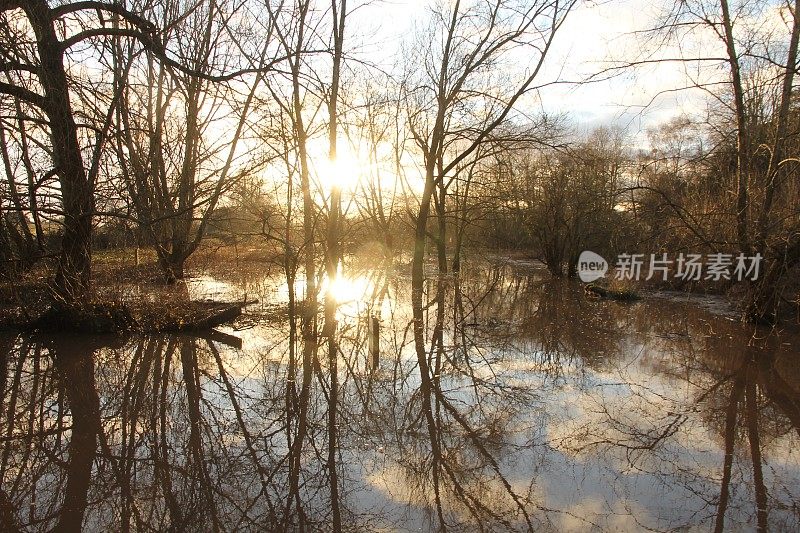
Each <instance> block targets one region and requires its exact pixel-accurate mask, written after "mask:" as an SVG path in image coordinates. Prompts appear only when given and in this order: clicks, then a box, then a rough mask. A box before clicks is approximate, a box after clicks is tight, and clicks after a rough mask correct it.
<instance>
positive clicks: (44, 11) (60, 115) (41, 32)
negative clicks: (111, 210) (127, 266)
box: [23, 0, 94, 302]
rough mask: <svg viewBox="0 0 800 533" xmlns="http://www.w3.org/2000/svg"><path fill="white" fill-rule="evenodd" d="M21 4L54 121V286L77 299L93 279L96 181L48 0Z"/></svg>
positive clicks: (66, 297)
mask: <svg viewBox="0 0 800 533" xmlns="http://www.w3.org/2000/svg"><path fill="white" fill-rule="evenodd" d="M23 6H24V7H23V9H24V10H25V12H26V14H27V15H28V19H29V20H30V22H31V26H33V29H34V31H35V33H36V41H37V43H36V44H37V48H38V52H39V60H40V63H41V64H40V66H39V81H40V83H41V85H42V89H43V90H44V95H45V98H44V101H45V109H44V111H45V113H46V114H47V118H48V119H49V122H50V138H51V141H52V144H53V164H54V166H55V168H56V170H57V173H58V177H59V180H60V185H61V199H62V205H63V213H64V221H63V226H64V229H63V233H62V239H61V255H60V257H59V263H58V270H57V272H56V276H55V281H54V289H55V292H56V294H57V295H58V296H59V297H60V298H61V299H63V300H65V301H67V302H70V301H76V300H78V299H80V298H82V297H83V296H85V294H86V293H87V292H88V290H89V284H90V281H91V259H92V215H93V213H94V184H93V183H92V182H91V181H90V180H89V177H88V176H87V174H86V169H85V168H84V166H83V158H82V156H81V149H80V145H79V144H78V128H77V126H76V124H75V120H74V118H73V116H72V106H71V104H70V100H69V87H68V84H67V76H66V72H65V70H64V62H63V53H62V49H61V43H60V42H59V40H58V38H57V36H56V31H55V28H54V27H53V20H52V19H51V18H50V8H49V7H48V5H47V2H45V1H44V0H35V1H31V2H27V3H24V4H23Z"/></svg>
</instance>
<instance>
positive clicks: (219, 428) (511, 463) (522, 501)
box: [43, 267, 800, 531]
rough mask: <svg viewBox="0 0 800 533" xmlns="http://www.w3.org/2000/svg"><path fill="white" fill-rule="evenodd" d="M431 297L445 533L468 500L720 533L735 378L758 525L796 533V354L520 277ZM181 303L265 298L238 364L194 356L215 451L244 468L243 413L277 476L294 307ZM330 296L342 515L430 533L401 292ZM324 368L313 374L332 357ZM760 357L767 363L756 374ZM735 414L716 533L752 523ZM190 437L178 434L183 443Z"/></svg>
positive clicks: (266, 281) (353, 289) (243, 286)
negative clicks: (759, 475) (753, 450)
mask: <svg viewBox="0 0 800 533" xmlns="http://www.w3.org/2000/svg"><path fill="white" fill-rule="evenodd" d="M441 283H442V285H441V287H443V288H444V289H445V290H444V291H443V292H442V294H444V295H445V298H446V306H445V312H444V314H443V316H444V326H443V332H442V352H441V353H440V356H441V358H442V359H441V366H442V368H441V373H440V375H439V378H440V387H441V390H442V395H443V396H442V399H441V402H445V401H446V402H448V404H449V405H450V406H451V407H453V408H455V409H456V411H457V412H458V413H459V415H458V416H459V419H456V418H455V417H454V416H453V413H452V412H450V411H448V410H447V409H446V408H444V407H443V406H442V403H441V402H440V401H439V400H435V401H434V403H435V405H438V407H437V408H436V420H437V421H438V422H437V424H438V426H437V427H436V432H437V434H436V438H437V439H438V441H439V442H440V445H441V448H442V454H441V455H442V456H441V458H440V459H439V461H440V464H445V465H446V468H444V467H442V470H441V472H440V482H441V483H442V490H441V500H442V508H443V512H444V514H445V516H446V519H447V520H448V523H449V524H450V525H451V527H453V528H454V529H456V530H474V529H475V526H476V524H475V522H474V521H475V518H474V516H473V513H474V512H476V511H475V509H474V508H473V509H470V508H468V506H467V505H465V503H464V502H465V501H471V500H469V498H466V500H465V496H464V495H465V494H466V495H471V497H472V498H474V499H475V502H478V503H480V502H483V504H484V505H486V506H487V508H489V509H492V510H493V513H495V515H496V516H495V515H491V514H487V513H489V511H486V512H483V511H481V512H479V516H480V517H481V518H480V520H479V521H480V522H482V523H483V524H484V525H485V526H486V527H487V528H490V529H500V530H505V529H507V527H506V526H509V527H516V528H519V529H525V528H527V523H526V522H525V520H524V518H523V516H522V514H521V512H520V508H522V509H525V511H526V513H527V514H528V516H529V519H530V521H531V525H532V526H533V527H534V528H543V529H552V530H582V531H583V530H585V531H589V530H593V529H602V530H625V531H629V530H638V529H642V528H654V529H681V530H694V529H700V530H703V529H707V528H709V527H711V526H709V524H711V525H712V526H713V521H714V517H715V514H716V504H717V502H718V499H719V493H720V483H721V478H722V466H723V456H724V454H723V450H724V446H725V444H726V442H725V439H724V438H723V435H724V426H725V412H726V409H728V407H729V404H730V402H729V399H730V397H731V394H732V393H731V391H732V390H733V389H732V383H734V381H735V380H736V379H742V380H744V381H745V382H747V383H753V384H754V387H756V388H754V389H753V390H757V391H758V396H757V397H756V401H757V403H756V405H757V408H758V410H757V412H756V414H757V417H758V429H759V434H760V440H761V448H760V451H761V453H762V465H763V473H764V484H765V487H766V489H767V494H768V507H769V524H770V526H771V527H772V528H773V529H779V530H792V529H795V528H796V526H797V525H798V523H799V522H800V520H799V519H798V515H797V511H796V508H797V507H796V504H797V502H798V501H799V498H800V495H798V494H797V492H798V489H797V488H796V487H800V457H798V446H797V444H798V433H797V431H798V430H797V427H796V426H794V425H793V423H792V422H791V421H790V419H789V418H788V417H790V416H792V413H794V412H795V411H797V409H798V404H800V394H798V389H800V374H798V372H797V369H796V365H795V364H794V363H792V362H791V361H795V360H796V356H797V349H796V346H797V344H796V342H797V338H796V337H794V336H791V335H786V336H784V337H783V338H782V339H780V340H779V341H778V342H776V343H774V344H775V345H774V346H771V347H770V348H769V349H768V350H765V351H757V352H753V351H747V349H746V345H747V342H748V340H749V337H750V332H748V331H746V330H745V328H743V327H742V326H741V325H739V324H736V323H733V322H731V321H730V320H727V319H725V318H721V317H716V316H712V315H710V314H708V313H706V312H704V311H698V310H694V308H693V307H690V306H686V305H684V304H682V303H680V302H676V301H673V300H672V299H670V298H662V297H659V298H658V299H653V300H645V301H644V302H641V303H638V304H634V305H621V304H617V303H612V302H596V301H589V300H587V299H585V298H583V297H582V292H581V291H580V289H579V288H575V287H572V286H570V285H568V284H558V283H550V282H547V281H545V280H543V279H542V278H541V277H540V276H539V275H538V274H537V273H536V272H535V271H531V269H530V268H520V269H516V268H507V267H503V268H482V269H475V270H474V271H470V272H468V273H466V274H465V275H464V276H463V277H462V278H461V280H460V281H459V280H458V279H456V278H453V277H452V276H450V277H447V278H444V279H442V280H441ZM437 286H438V284H437V282H436V281H435V280H430V281H429V284H428V285H427V292H426V298H427V299H431V298H433V297H434V295H435V294H436V289H437ZM457 286H458V287H460V295H461V298H459V299H458V300H456V299H454V295H455V294H457V292H456V290H455V289H456V287H457ZM187 288H188V292H189V295H190V296H191V297H193V298H199V299H203V298H213V299H218V300H219V299H222V300H230V301H233V300H241V299H245V298H247V299H250V298H252V297H256V296H254V295H258V296H257V298H258V299H259V303H258V304H255V305H252V306H251V307H250V308H249V310H250V311H251V312H252V313H254V316H255V317H256V319H255V320H251V321H247V320H245V321H244V322H243V323H240V322H242V321H240V322H237V323H236V324H234V325H233V326H231V327H225V328H221V329H222V331H224V332H225V333H228V334H232V335H236V336H239V337H241V338H242V339H243V349H242V350H237V349H234V348H231V347H229V346H225V345H224V344H222V343H220V342H216V341H213V340H212V341H206V340H202V339H195V340H193V341H191V342H192V343H193V344H192V346H194V347H195V348H196V349H197V364H198V368H199V369H200V374H199V376H200V377H199V384H200V387H201V390H202V391H203V402H202V405H203V407H202V412H203V414H204V416H208V418H207V419H206V421H205V422H204V424H207V426H204V427H207V428H208V429H207V430H206V433H204V435H205V436H204V439H206V440H207V441H208V445H209V446H210V445H211V442H212V441H211V440H210V439H213V435H214V434H219V435H220V437H219V438H220V444H219V446H224V447H225V448H226V449H227V451H226V454H229V455H231V456H236V457H238V456H239V455H241V458H239V459H237V461H245V459H246V458H248V457H250V455H249V454H250V452H248V451H247V450H246V448H247V446H248V444H247V443H248V440H247V439H245V438H244V435H243V433H242V432H241V431H240V429H238V426H237V424H238V422H237V420H238V417H239V416H241V418H242V420H244V421H245V423H246V427H247V428H249V432H250V437H249V438H250V441H249V442H250V444H249V445H250V446H255V448H256V453H257V455H258V456H259V457H262V458H263V459H261V460H263V461H265V464H266V463H269V461H272V460H275V461H277V460H279V458H280V456H281V454H285V453H286V450H287V441H286V438H285V433H284V432H283V431H282V430H281V427H282V424H283V423H284V415H283V408H284V403H283V402H284V401H285V400H284V389H283V388H284V387H285V376H286V368H287V366H286V365H287V352H288V334H287V323H288V322H287V320H288V319H287V317H286V316H285V312H284V314H281V313H280V310H281V309H284V311H285V305H286V302H287V300H288V287H287V285H286V283H285V281H282V280H281V279H280V277H279V276H272V277H269V276H268V277H265V276H261V277H258V276H255V277H253V278H246V277H245V278H241V279H236V280H229V279H227V278H226V277H225V276H224V275H220V276H219V278H216V279H215V278H212V277H202V278H195V279H193V280H191V281H190V282H189V283H188V284H187ZM304 288H305V283H304V280H302V279H298V280H297V281H296V285H295V290H296V292H297V297H298V300H302V297H303V291H304ZM490 288H491V289H492V290H491V291H488V289H490ZM328 290H330V291H332V292H333V294H334V296H335V297H336V299H337V301H338V302H339V309H338V319H339V327H340V349H341V353H340V355H339V372H340V376H341V379H340V381H341V384H342V385H341V386H342V391H343V392H342V400H341V404H340V411H339V417H340V420H339V421H340V425H339V448H340V454H341V463H340V468H341V471H340V477H341V479H342V485H343V488H344V490H345V491H346V494H347V496H346V505H347V508H348V513H351V514H352V517H353V518H352V520H353V523H354V524H364V525H365V527H367V528H369V529H372V528H375V529H381V528H385V529H387V530H397V529H398V528H403V529H405V530H416V529H422V530H430V529H432V528H433V527H434V524H435V523H436V520H437V519H436V512H435V510H434V506H433V501H434V499H435V494H434V490H433V485H432V479H431V471H432V470H431V469H432V464H433V463H432V460H433V459H432V455H431V444H430V435H429V433H428V427H427V425H426V423H425V417H421V416H420V412H421V404H420V397H421V396H420V379H419V372H418V369H417V366H416V355H415V352H414V344H413V332H412V328H411V327H410V326H411V309H410V286H409V280H408V278H407V277H406V276H397V275H395V274H394V273H391V272H390V273H388V274H387V273H386V272H383V271H365V272H362V273H359V274H358V275H354V276H339V277H338V278H337V280H336V281H334V282H333V283H332V284H328V282H327V281H326V280H325V279H323V280H322V283H321V287H320V291H321V294H322V295H324V294H325V291H328ZM487 291H488V292H487ZM322 301H323V298H322V297H321V298H320V305H321V306H322ZM459 310H460V311H459ZM373 314H374V315H379V317H380V325H381V328H380V345H381V358H380V367H379V368H378V369H377V370H375V371H374V372H371V371H370V370H369V355H368V349H367V342H366V341H367V335H368V328H367V320H366V318H367V317H369V316H370V315H373ZM425 316H426V329H425V334H426V343H425V345H426V349H427V350H428V351H429V354H430V355H431V359H432V361H433V360H435V356H436V350H435V349H434V347H435V345H434V343H432V342H431V338H432V335H433V332H434V328H433V320H434V318H435V316H436V306H435V305H430V306H428V307H427V308H426V311H425ZM162 341H163V342H162V344H163V345H164V346H166V345H168V344H169V343H170V342H173V341H174V342H175V343H176V346H177V348H176V351H175V353H174V354H173V358H175V357H177V355H176V354H178V353H183V352H181V351H180V346H185V344H182V343H185V342H189V341H187V340H185V339H183V338H177V337H176V338H173V337H169V336H165V337H164V338H163V339H162ZM142 342H143V341H142V340H141V339H133V340H131V341H129V343H128V344H127V345H126V347H125V348H123V349H113V350H112V349H106V350H103V351H102V355H98V356H96V359H97V365H98V369H99V370H98V378H97V382H98V388H99V389H100V393H101V397H102V398H104V400H103V402H101V403H102V405H104V409H112V408H113V405H114V403H115V402H117V401H120V399H119V398H118V396H119V395H118V394H117V393H116V392H114V394H111V391H117V390H119V389H120V388H121V387H123V384H124V383H126V382H128V381H129V378H126V377H125V376H124V375H122V376H119V377H115V376H116V375H115V371H114V370H113V369H115V368H118V367H119V365H120V361H122V368H123V369H126V368H128V367H129V366H131V367H135V362H136V361H140V360H141V358H142V354H143V353H147V350H146V349H142V344H141V343H142ZM208 342H211V344H207V343H208ZM164 346H162V348H161V349H162V350H163V349H165V348H164ZM323 346H324V345H323ZM211 347H213V348H214V350H217V353H218V355H219V359H217V357H216V356H215V355H214V351H213V350H212V349H211ZM134 354H138V355H136V356H135V357H137V358H139V359H133V358H134ZM319 355H320V364H321V371H322V375H323V376H325V373H326V369H327V352H326V351H325V348H324V347H322V348H320V354H319ZM767 360H769V361H774V363H770V364H769V365H766V364H765V363H764V361H767ZM787 361H788V362H787ZM220 364H221V365H222V369H223V370H224V377H225V379H223V372H221V371H220V367H219V365H220ZM180 369H181V364H180V362H179V361H178V360H176V361H175V362H173V371H172V372H173V377H172V378H171V380H170V381H169V383H171V385H170V387H171V388H170V391H171V392H170V393H169V395H168V398H173V399H174V398H177V399H180V398H181V397H182V394H184V393H183V392H182V391H183V389H184V386H183V384H182V383H183V382H182V377H181V373H180ZM742 369H743V370H742ZM737 376H738V377H737ZM137 379H146V378H144V377H139V378H137ZM115 380H117V381H118V382H119V383H120V384H119V385H115V383H116V382H117V381H115ZM773 383H778V386H777V387H778V388H775V386H774V385H773ZM152 386H153V385H147V386H146V387H145V388H147V387H152ZM319 387H320V385H319V384H318V383H316V378H315V381H313V382H312V388H313V395H312V401H311V411H310V417H311V419H312V420H313V423H314V424H317V425H318V429H316V430H315V432H314V438H315V439H320V440H319V441H318V442H317V443H316V444H315V447H316V449H320V450H321V449H323V448H324V434H323V433H321V431H322V428H324V427H325V416H326V415H325V404H324V395H322V394H321V393H320V388H319ZM148 390H149V389H148ZM230 390H233V392H234V396H235V398H236V405H235V406H234V403H233V402H232V400H231V396H230V394H229V391H230ZM742 398H744V396H743V397H742ZM787 398H788V400H786V399H787ZM787 402H788V403H787ZM177 405H178V406H180V405H181V404H180V402H178V404H177ZM737 406H738V407H737V408H738V419H737V430H736V433H735V439H734V441H733V450H734V455H733V468H732V479H731V498H730V502H729V504H728V509H727V512H726V515H725V516H726V528H728V529H734V530H738V529H749V528H752V527H753V525H754V524H755V499H754V498H755V497H754V483H753V468H752V463H751V460H750V448H749V444H748V435H747V430H746V424H745V418H746V417H745V415H746V412H745V407H746V402H745V400H744V399H742V400H740V401H739V402H738V404H737ZM234 407H235V408H234ZM176 409H178V412H180V407H176ZM237 409H238V414H237ZM792 409H794V410H795V411H792ZM797 412H800V411H797ZM212 413H213V416H212ZM175 416H178V415H177V414H176V415H175ZM105 420H106V421H107V422H106V424H108V430H107V431H108V432H109V433H117V432H118V431H119V427H120V425H121V420H122V419H121V418H120V417H119V416H117V415H115V414H109V415H108V416H107V417H106V419H105ZM464 423H466V424H468V427H469V428H470V429H469V430H467V429H466V428H465V427H464V426H463V424H464ZM43 427H53V424H52V423H44V424H43ZM136 427H137V432H141V436H142V437H143V439H144V440H142V442H143V443H146V442H148V441H147V438H145V437H146V435H147V434H148V431H151V429H148V427H147V426H146V424H144V423H143V422H139V423H138V424H137V426H136ZM185 427H186V426H185V424H184V425H180V424H177V425H175V429H176V431H178V430H180V431H184V430H185ZM181 428H183V429H181ZM180 431H178V432H177V433H176V434H175V435H172V436H171V437H170V439H172V440H173V441H174V442H175V443H179V442H180V441H181V438H182V436H181V433H180ZM111 440H112V442H113V441H114V439H111ZM171 442H172V441H171ZM478 444H479V445H480V446H478ZM173 445H174V446H177V444H173ZM181 453H184V455H185V452H180V453H179V452H178V451H175V457H173V460H175V461H178V459H179V458H180V457H182V459H180V460H181V461H182V460H184V459H185V457H184V456H183V455H181ZM237 454H239V455H237ZM144 456H146V454H145V455H144ZM269 457H272V458H274V459H269V460H268V458H269ZM489 458H491V460H489ZM178 462H180V461H178ZM269 464H271V463H269ZM321 464H322V463H320V461H319V459H318V458H317V457H316V456H315V454H314V452H312V451H311V450H310V449H309V451H308V453H307V454H306V455H305V456H304V457H303V460H302V465H303V468H304V469H307V471H308V473H307V474H306V475H307V478H306V483H307V484H309V489H308V490H309V491H310V492H311V493H313V491H317V492H316V494H317V495H316V496H312V495H311V494H307V495H306V497H307V498H308V505H309V507H310V508H314V506H316V508H317V510H318V511H319V512H320V513H322V515H324V514H325V512H326V511H325V509H326V504H325V499H324V497H321V496H319V494H322V493H324V490H325V489H324V483H325V476H324V473H321V471H320V468H321V466H320V465H321ZM244 471H245V472H250V474H244V475H243V477H242V480H246V479H249V478H248V475H253V469H252V466H247V465H246V464H245V466H244ZM501 474H502V476H501ZM237 475H242V474H237ZM453 477H455V479H457V480H458V481H459V487H458V488H456V486H455V484H454V482H453ZM143 479H144V478H143ZM276 479H277V478H276ZM228 482H231V483H234V481H233V479H230V480H226V483H228ZM142 483H144V481H142ZM315 483H322V484H323V485H320V486H319V487H317V486H316V485H315ZM314 487H316V488H314ZM509 488H510V489H511V490H512V491H513V493H514V495H515V496H514V497H512V496H510V495H509V492H508V490H509ZM237 490H239V489H237ZM475 502H473V503H475ZM311 511H312V509H310V510H309V512H311ZM98 512H99V511H98ZM503 520H507V521H508V523H507V524H504V523H503ZM98 523H99V522H98ZM367 524H368V526H367Z"/></svg>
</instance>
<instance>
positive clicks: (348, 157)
mask: <svg viewBox="0 0 800 533" xmlns="http://www.w3.org/2000/svg"><path fill="white" fill-rule="evenodd" d="M315 144H317V145H318V146H315V147H314V148H320V149H319V150H314V153H313V154H312V160H313V162H314V170H315V173H316V176H317V180H318V181H319V183H320V186H321V187H322V188H323V190H325V191H326V192H330V191H332V190H333V189H334V188H337V187H338V188H339V190H341V191H349V192H352V191H354V190H355V189H356V188H357V187H358V184H359V182H360V181H361V179H362V177H363V174H364V171H365V164H364V163H362V161H361V160H360V159H359V157H358V155H357V154H355V153H354V152H353V150H352V149H351V148H350V146H349V145H347V144H344V143H340V144H339V146H338V147H337V152H336V158H335V159H331V158H330V157H328V151H327V143H322V142H320V143H315Z"/></svg>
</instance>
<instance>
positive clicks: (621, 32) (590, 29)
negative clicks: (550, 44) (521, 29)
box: [356, 0, 717, 136]
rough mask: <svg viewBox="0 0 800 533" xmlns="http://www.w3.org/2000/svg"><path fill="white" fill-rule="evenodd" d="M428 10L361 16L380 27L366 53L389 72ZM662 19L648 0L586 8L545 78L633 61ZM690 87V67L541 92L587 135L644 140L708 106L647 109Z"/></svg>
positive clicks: (410, 2)
mask: <svg viewBox="0 0 800 533" xmlns="http://www.w3.org/2000/svg"><path fill="white" fill-rule="evenodd" d="M428 4H429V2H428V1H426V0H385V1H383V2H381V3H379V4H372V5H370V6H367V7H364V8H362V10H361V11H360V12H359V14H358V16H357V17H356V20H358V25H359V28H358V31H359V32H361V31H364V30H365V28H367V27H369V28H374V30H372V34H373V35H374V38H372V39H369V40H366V41H365V43H364V47H363V48H361V51H362V52H365V53H367V54H370V55H369V57H376V56H377V57H381V56H382V57H385V59H384V60H383V61H382V62H383V63H384V64H386V65H387V68H388V66H389V65H390V64H391V62H392V61H393V60H394V57H395V55H396V51H397V48H398V46H399V43H400V42H401V41H402V40H403V39H404V38H406V37H407V36H408V34H409V33H410V32H411V31H412V30H413V20H414V18H415V17H416V18H422V17H424V16H425V15H426V13H425V6H426V5H428ZM657 15H658V13H657V12H656V11H655V8H654V7H653V2H652V1H648V0H613V1H605V2H584V3H581V4H580V5H579V6H578V7H577V8H576V9H575V10H574V11H573V12H572V13H570V15H569V16H568V17H567V22H566V23H565V24H564V26H563V27H562V29H561V33H560V34H559V35H558V36H557V37H556V42H555V45H554V48H553V49H552V50H551V55H550V56H549V60H548V61H547V64H546V71H545V73H544V77H543V79H549V80H552V79H555V78H556V77H558V78H560V79H562V80H567V81H575V82H577V81H581V80H584V79H586V77H587V76H589V75H590V74H592V73H596V72H597V71H599V70H601V69H602V68H603V66H604V64H605V62H607V61H608V60H609V59H611V58H614V59H617V60H621V59H625V58H626V57H627V58H630V57H632V55H633V54H637V53H638V52H639V50H638V46H637V43H636V42H635V41H634V39H633V38H632V37H630V36H627V35H626V34H627V33H629V32H631V31H633V30H637V29H643V28H645V27H648V26H650V25H652V24H653V21H654V20H655V19H656V17H657ZM367 33H370V31H369V30H368V31H367ZM716 44H717V43H711V44H710V46H715V45H716ZM705 51H708V50H707V49H706V50H705ZM665 53H668V51H665ZM559 73H560V76H559ZM685 80H686V78H685V74H684V71H683V67H682V66H680V65H678V64H675V63H671V64H667V65H661V66H658V67H651V68H648V69H645V70H642V71H641V72H639V73H638V74H637V75H636V76H635V77H634V76H633V75H631V74H623V75H619V76H617V77H615V78H614V79H611V80H608V81H602V82H596V83H590V84H583V85H579V84H560V85H557V86H550V87H547V88H546V89H544V90H543V91H542V101H543V105H544V108H545V110H546V111H548V112H554V113H559V112H568V113H569V115H570V116H571V118H572V120H573V121H574V122H575V123H576V125H577V126H578V127H579V128H581V129H584V128H585V129H591V128H593V127H595V126H599V125H607V124H618V125H620V126H623V127H626V128H627V129H628V131H629V133H630V134H631V135H632V136H639V134H641V133H642V132H643V131H644V130H645V129H647V128H649V127H652V126H655V125H657V124H659V123H661V122H664V121H665V120H668V119H670V118H672V117H674V116H676V115H680V114H682V113H683V112H689V113H691V112H696V111H700V110H702V109H703V108H704V107H705V102H706V97H705V96H704V95H702V94H699V93H698V92H696V91H695V92H693V93H690V92H688V91H687V92H680V93H669V94H664V95H662V96H660V97H658V98H657V99H656V101H655V102H654V103H652V104H650V105H649V106H648V107H647V109H642V107H641V106H644V105H646V104H649V103H650V102H651V100H652V99H653V98H654V97H655V96H656V95H657V94H658V92H659V91H662V90H664V89H665V88H671V87H676V86H682V85H685V84H686V81H685Z"/></svg>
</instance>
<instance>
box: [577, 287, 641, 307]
mask: <svg viewBox="0 0 800 533" xmlns="http://www.w3.org/2000/svg"><path fill="white" fill-rule="evenodd" d="M583 290H584V291H585V292H586V294H587V295H589V296H592V297H594V298H606V299H609V300H617V301H620V302H633V301H636V300H639V299H641V298H640V296H639V294H638V293H637V292H636V291H634V290H631V289H612V288H610V287H603V286H601V285H597V284H596V283H590V284H589V285H586V286H584V288H583Z"/></svg>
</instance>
